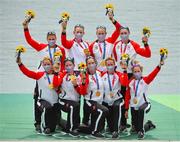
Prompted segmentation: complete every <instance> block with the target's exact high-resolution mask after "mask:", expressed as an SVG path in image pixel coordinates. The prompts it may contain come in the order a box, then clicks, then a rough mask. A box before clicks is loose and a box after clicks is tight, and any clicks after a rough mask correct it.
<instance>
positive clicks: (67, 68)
mask: <svg viewBox="0 0 180 142" xmlns="http://www.w3.org/2000/svg"><path fill="white" fill-rule="evenodd" d="M73 70H74V68H73V66H68V67H66V71H67V72H68V73H71V72H73Z"/></svg>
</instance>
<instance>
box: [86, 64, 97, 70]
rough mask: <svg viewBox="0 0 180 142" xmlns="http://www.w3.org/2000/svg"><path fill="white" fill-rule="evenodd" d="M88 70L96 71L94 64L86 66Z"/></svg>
mask: <svg viewBox="0 0 180 142" xmlns="http://www.w3.org/2000/svg"><path fill="white" fill-rule="evenodd" d="M88 70H89V71H95V70H96V64H91V65H88Z"/></svg>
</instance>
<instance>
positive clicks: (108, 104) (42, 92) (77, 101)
mask: <svg viewBox="0 0 180 142" xmlns="http://www.w3.org/2000/svg"><path fill="white" fill-rule="evenodd" d="M108 18H109V20H110V22H111V23H112V25H113V26H114V27H115V30H114V32H113V33H112V34H111V36H110V37H107V36H106V35H107V31H106V27H105V26H97V28H96V35H97V37H96V39H95V41H94V42H92V43H89V42H87V41H84V40H83V36H84V34H85V27H84V26H83V25H81V24H78V25H75V26H74V30H73V34H74V38H73V39H71V40H68V39H67V32H66V29H67V25H68V22H67V21H63V22H62V23H61V44H62V46H59V45H57V44H56V41H57V40H58V39H57V37H56V33H55V32H53V31H50V32H48V33H47V43H39V42H37V41H36V40H34V39H33V38H32V36H31V34H30V30H29V27H28V25H29V23H30V22H29V21H27V20H25V21H24V22H23V28H24V36H25V39H26V41H27V43H28V44H29V45H30V46H31V47H32V48H34V49H35V50H36V51H37V52H38V53H39V56H40V58H41V61H40V65H39V67H38V70H37V71H31V70H29V69H28V68H27V67H26V66H25V65H24V64H23V63H22V61H21V58H18V59H17V60H16V62H17V64H18V66H19V69H20V70H21V72H23V74H25V75H26V76H28V77H29V78H32V79H34V80H36V86H35V89H34V114H35V128H36V131H38V132H40V133H43V134H46V135H49V134H51V133H52V132H54V131H55V130H56V129H57V126H58V127H60V128H61V130H62V131H64V132H66V133H69V134H70V135H71V136H74V137H77V136H79V134H80V133H86V134H91V135H92V136H94V137H97V138H99V137H100V138H101V137H104V135H103V134H102V132H103V131H108V132H109V133H110V134H112V138H118V137H119V135H120V133H121V132H123V131H127V127H131V129H130V132H131V133H136V134H137V136H138V139H143V138H144V134H145V130H144V114H145V113H148V112H149V111H150V108H151V104H150V102H149V100H148V98H147V95H148V92H147V89H148V86H149V85H150V83H151V82H152V81H153V79H154V78H155V77H156V75H157V74H158V72H159V71H160V69H161V66H162V65H163V64H164V60H163V61H160V62H159V63H158V65H157V67H155V69H154V70H153V71H152V72H151V73H150V74H149V75H147V76H143V75H142V73H143V67H142V65H141V64H140V62H139V61H137V60H136V56H137V55H140V56H142V57H145V58H150V57H151V48H150V46H149V44H148V37H147V36H143V37H142V44H143V47H141V46H140V44H138V43H137V42H135V41H133V40H131V39H129V35H130V30H129V28H128V27H124V26H122V25H121V24H120V23H119V22H118V21H116V20H115V19H114V16H113V14H108ZM119 37H120V39H119ZM57 52H60V53H61V56H60V59H59V60H58V61H57V59H55V58H54V57H55V56H54V54H55V53H57ZM125 54H126V55H128V56H129V58H128V60H125V61H124V60H123V57H122V56H124V55H125ZM83 63H85V65H86V69H83V70H82V69H80V68H81V67H80V66H83ZM81 101H83V103H81ZM82 104H83V114H82V115H80V105H82ZM128 110H130V114H131V125H129V124H127V119H128ZM62 111H63V112H65V113H67V119H66V120H64V119H62ZM81 116H82V119H81ZM148 123H150V121H149V122H148ZM146 125H147V123H146ZM147 127H149V128H147V130H148V129H150V128H151V127H155V126H154V125H153V124H152V123H151V125H147Z"/></svg>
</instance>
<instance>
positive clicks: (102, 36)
mask: <svg viewBox="0 0 180 142" xmlns="http://www.w3.org/2000/svg"><path fill="white" fill-rule="evenodd" d="M97 38H98V41H99V42H103V41H105V38H106V34H100V35H97Z"/></svg>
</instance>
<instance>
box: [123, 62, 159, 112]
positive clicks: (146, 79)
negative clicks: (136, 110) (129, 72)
mask: <svg viewBox="0 0 180 142" xmlns="http://www.w3.org/2000/svg"><path fill="white" fill-rule="evenodd" d="M159 71H160V67H159V66H157V67H156V68H155V69H154V70H153V71H152V72H151V73H150V74H149V75H148V76H145V77H142V79H141V80H142V81H143V82H144V83H145V86H143V87H144V88H142V89H145V90H147V87H148V86H149V84H150V83H151V82H152V81H153V80H154V79H155V77H156V76H157V74H158V73H159ZM133 81H135V78H132V79H131V80H129V83H128V89H127V91H126V95H125V109H126V110H128V109H129V105H130V99H131V95H132V94H131V91H130V90H131V88H130V86H129V85H130V83H132V82H133ZM133 93H134V92H133ZM141 95H142V94H141ZM140 97H143V96H140Z"/></svg>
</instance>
